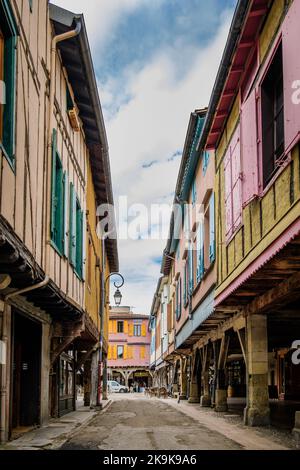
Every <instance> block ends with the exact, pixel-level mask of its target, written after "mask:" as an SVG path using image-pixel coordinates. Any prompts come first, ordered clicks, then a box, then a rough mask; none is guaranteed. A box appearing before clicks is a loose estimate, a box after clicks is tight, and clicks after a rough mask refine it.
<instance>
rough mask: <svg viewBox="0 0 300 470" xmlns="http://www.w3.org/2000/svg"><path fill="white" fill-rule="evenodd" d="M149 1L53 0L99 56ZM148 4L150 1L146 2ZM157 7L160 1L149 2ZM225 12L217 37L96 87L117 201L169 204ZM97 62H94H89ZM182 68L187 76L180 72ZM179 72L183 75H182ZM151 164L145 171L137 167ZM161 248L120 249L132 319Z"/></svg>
mask: <svg viewBox="0 0 300 470" xmlns="http://www.w3.org/2000/svg"><path fill="white" fill-rule="evenodd" d="M147 1H149V0H101V1H97V0H89V1H88V2H86V3H87V5H86V6H85V3H84V2H82V0H55V3H59V4H60V5H61V6H63V7H64V8H69V9H71V10H72V11H79V12H80V11H82V10H84V13H85V18H86V22H87V28H88V34H89V38H90V41H91V43H92V45H95V46H96V49H97V54H98V52H99V51H101V48H102V47H104V46H105V43H106V41H107V40H108V39H109V38H111V35H114V34H116V28H117V25H118V22H119V21H121V20H122V17H123V15H126V14H128V13H130V12H132V11H133V10H134V9H135V8H137V7H138V6H140V5H141V4H143V3H146V2H147ZM151 1H152V0H151ZM155 1H156V2H159V1H162V0H155ZM230 17H231V13H229V12H227V13H226V12H225V14H224V15H223V18H222V21H221V24H222V26H221V28H220V30H217V31H215V34H214V38H213V40H212V41H211V42H210V43H209V44H208V45H206V46H205V47H202V48H201V46H200V45H199V47H197V48H196V47H195V45H193V46H190V47H187V48H185V49H184V50H180V48H178V44H177V41H176V38H174V43H173V46H172V47H168V48H162V49H161V50H160V51H159V53H157V54H156V55H154V56H152V58H151V61H150V62H148V63H146V64H141V63H132V64H130V65H129V66H128V68H127V70H125V71H123V73H122V77H117V76H112V77H111V78H110V79H109V81H108V82H106V83H101V80H100V78H101V77H98V80H99V93H100V99H101V101H102V105H103V109H104V114H105V118H106V129H107V134H108V140H109V146H110V159H111V167H112V179H113V187H114V192H115V200H116V201H117V199H118V195H127V196H128V199H129V203H142V204H148V205H149V204H150V203H157V202H169V203H170V204H171V203H172V193H173V192H174V190H175V185H176V179H177V174H178V168H179V164H180V157H178V158H175V159H173V160H172V161H168V160H170V157H172V155H173V154H174V152H177V151H178V150H182V148H183V145H184V141H185V135H186V131H187V126H188V121H189V117H190V113H191V112H192V111H194V110H195V109H197V108H202V107H205V106H207V105H208V102H209V98H210V94H211V90H212V87H213V84H214V81H215V76H216V72H217V69H218V66H219V63H220V59H221V54H222V51H223V49H224V44H225V42H226V38H227V34H228V30H229V25H230ZM94 60H95V62H96V61H97V57H94ZM185 68H186V69H187V70H185ZM183 70H184V72H185V73H182V71H183ZM152 161H155V162H157V163H155V164H154V165H153V166H151V167H150V168H147V169H146V168H143V165H145V164H147V163H150V162H152ZM165 243H166V241H165V240H161V241H150V240H149V241H132V240H129V241H123V240H121V241H120V242H119V257H120V266H121V272H122V273H123V274H124V275H125V277H127V281H126V285H125V286H124V288H123V289H122V292H123V301H124V303H125V304H127V305H131V306H135V307H136V311H137V312H146V313H149V311H150V307H151V303H152V298H153V294H154V291H155V288H156V284H157V280H158V277H159V276H160V273H159V271H160V269H159V268H160V266H159V265H158V263H157V262H155V259H156V260H157V258H159V257H160V256H161V254H162V250H163V249H164V247H165Z"/></svg>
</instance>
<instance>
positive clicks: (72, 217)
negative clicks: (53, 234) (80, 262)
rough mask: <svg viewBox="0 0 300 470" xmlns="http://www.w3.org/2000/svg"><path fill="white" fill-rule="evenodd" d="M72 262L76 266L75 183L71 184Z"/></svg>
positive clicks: (70, 253) (70, 251)
mask: <svg viewBox="0 0 300 470" xmlns="http://www.w3.org/2000/svg"><path fill="white" fill-rule="evenodd" d="M69 223H70V229H69V233H70V240H69V244H70V250H69V257H70V263H71V265H72V266H73V267H76V196H75V190H74V185H73V183H71V184H70V222H69Z"/></svg>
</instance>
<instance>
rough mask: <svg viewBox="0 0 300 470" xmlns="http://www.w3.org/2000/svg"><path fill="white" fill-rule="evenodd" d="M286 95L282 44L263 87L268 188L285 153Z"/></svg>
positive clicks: (263, 136) (263, 121)
mask: <svg viewBox="0 0 300 470" xmlns="http://www.w3.org/2000/svg"><path fill="white" fill-rule="evenodd" d="M283 98H284V94H283V64H282V45H281V44H280V45H279V47H278V49H277V51H276V54H275V56H274V59H273V61H272V63H271V65H270V68H269V70H268V73H267V75H266V77H265V79H264V81H263V83H262V86H261V114H262V151H263V185H264V187H265V186H267V184H268V183H269V181H270V180H271V179H272V177H273V176H274V174H275V173H276V171H277V170H278V169H279V168H280V164H279V161H280V159H281V158H282V156H283V153H284V99H283Z"/></svg>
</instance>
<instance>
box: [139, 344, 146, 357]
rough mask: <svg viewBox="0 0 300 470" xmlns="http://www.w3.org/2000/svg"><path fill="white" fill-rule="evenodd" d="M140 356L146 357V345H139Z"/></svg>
mask: <svg viewBox="0 0 300 470" xmlns="http://www.w3.org/2000/svg"><path fill="white" fill-rule="evenodd" d="M140 358H141V359H145V358H146V347H145V346H141V348H140Z"/></svg>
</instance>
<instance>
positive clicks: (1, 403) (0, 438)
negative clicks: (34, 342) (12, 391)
mask: <svg viewBox="0 0 300 470" xmlns="http://www.w3.org/2000/svg"><path fill="white" fill-rule="evenodd" d="M49 281H50V279H49V277H48V276H46V277H45V279H44V280H43V281H42V282H39V283H38V284H35V285H34V286H30V287H26V288H24V289H19V290H17V291H14V292H12V293H11V294H8V295H6V296H5V297H4V311H3V312H2V319H1V341H2V343H3V344H4V345H5V346H4V354H5V351H6V345H7V336H6V325H5V321H6V317H5V306H6V304H7V303H8V301H9V300H11V299H12V298H14V297H17V296H18V295H22V294H26V293H28V292H32V291H34V290H37V289H41V288H42V287H45V286H46V285H47V284H48V283H49ZM6 394H7V389H6V364H1V394H0V411H1V417H0V443H4V442H5V437H6V436H5V432H6V426H5V425H6V419H5V418H6Z"/></svg>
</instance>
